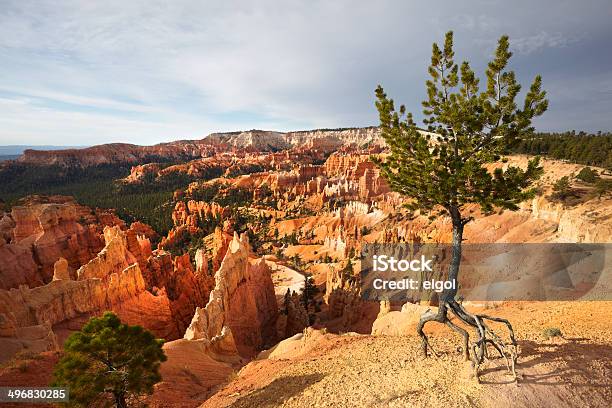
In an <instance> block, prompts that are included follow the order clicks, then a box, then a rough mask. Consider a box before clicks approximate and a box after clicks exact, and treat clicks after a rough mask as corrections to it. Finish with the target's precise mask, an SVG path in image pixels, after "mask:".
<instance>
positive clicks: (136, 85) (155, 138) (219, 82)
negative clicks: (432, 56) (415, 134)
mask: <svg viewBox="0 0 612 408" xmlns="http://www.w3.org/2000/svg"><path fill="white" fill-rule="evenodd" d="M429 4H430V5H428V3H426V2H417V1H384V0H383V1H377V2H371V1H356V0H353V1H344V0H336V1H294V0H285V1H267V0H262V1H257V2H251V1H223V2H219V1H208V2H207V1H174V2H166V1H163V2H158V1H154V0H148V1H139V0H130V1H125V0H122V1H113V0H106V1H81V0H79V1H53V2H51V1H49V2H46V1H25V0H17V1H7V0H0V145H6V144H53V145H91V144H99V143H109V142H119V141H121V142H131V143H138V144H153V143H158V142H162V141H170V140H176V139H187V138H201V137H203V136H205V135H206V134H208V133H210V132H214V131H227V130H240V129H252V128H258V129H271V130H298V129H308V128H318V127H344V126H367V125H373V124H376V121H377V115H376V111H375V109H374V97H373V93H374V89H375V87H376V85H377V84H378V83H380V84H382V85H383V86H384V87H385V90H386V91H387V93H388V94H390V95H391V96H392V97H394V98H395V100H396V101H397V102H401V103H404V104H406V106H407V107H408V108H409V110H411V111H413V112H414V113H415V115H416V117H417V118H418V117H419V115H420V111H421V106H420V101H421V100H422V99H423V98H424V96H425V87H424V81H425V79H426V68H427V64H428V59H429V53H430V50H431V44H432V42H433V41H440V40H441V39H442V38H443V35H444V32H446V31H447V30H449V29H452V30H454V31H455V43H456V51H457V52H456V54H457V57H458V59H460V60H463V59H467V60H469V61H471V62H472V66H473V67H474V68H476V69H477V70H478V71H479V73H480V74H481V75H482V73H483V71H484V68H485V66H486V61H487V59H488V58H489V57H490V55H491V53H492V51H493V49H494V46H495V42H496V40H497V38H498V37H499V36H500V35H502V34H508V35H509V36H510V41H511V46H512V49H513V51H514V52H515V56H514V58H513V60H512V68H513V69H514V70H515V71H516V73H517V76H518V78H519V79H520V80H521V81H522V83H523V84H524V88H526V87H527V86H528V84H527V82H528V81H530V80H531V79H532V78H533V76H534V75H535V74H537V73H541V74H542V75H543V78H544V87H545V89H546V90H547V91H548V92H549V99H550V108H549V111H548V112H547V113H546V114H545V115H544V116H543V117H542V118H541V119H539V120H538V121H537V122H536V126H537V127H538V128H539V129H541V130H566V129H577V130H587V131H596V130H608V131H610V130H612V24H610V23H609V22H610V21H611V20H612V3H611V2H609V1H585V2H581V1H538V2H533V1H512V2H509V1H478V0H474V1H469V2H468V1H438V2H436V3H435V5H436V7H433V6H432V5H431V3H429Z"/></svg>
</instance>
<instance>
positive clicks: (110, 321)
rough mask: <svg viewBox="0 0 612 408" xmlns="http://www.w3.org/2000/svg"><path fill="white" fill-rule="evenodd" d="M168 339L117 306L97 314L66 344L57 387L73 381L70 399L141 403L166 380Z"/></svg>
mask: <svg viewBox="0 0 612 408" xmlns="http://www.w3.org/2000/svg"><path fill="white" fill-rule="evenodd" d="M163 343H164V342H163V340H160V339H156V338H155V336H153V334H151V333H150V332H149V331H147V330H145V329H143V328H142V327H140V326H129V325H127V324H123V323H121V320H119V318H118V317H117V315H115V314H114V313H111V312H106V313H104V315H103V316H102V317H94V318H92V319H91V320H89V322H88V323H87V324H86V325H85V326H83V328H82V329H81V331H78V332H76V333H74V334H72V335H71V336H70V337H69V338H68V340H66V343H65V344H64V351H65V354H64V357H62V359H61V360H60V361H59V363H58V364H57V366H56V367H55V371H54V377H55V380H54V383H53V385H54V386H56V387H68V388H69V390H70V405H73V406H84V407H90V406H113V405H114V406H116V407H118V408H124V407H128V406H139V404H140V400H141V398H142V397H143V396H144V395H146V394H151V393H152V392H153V385H155V384H156V383H158V382H159V381H161V375H160V374H159V367H160V364H161V362H162V361H165V360H166V356H165V354H164V351H163V350H162V345H163Z"/></svg>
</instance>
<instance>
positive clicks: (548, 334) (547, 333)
mask: <svg viewBox="0 0 612 408" xmlns="http://www.w3.org/2000/svg"><path fill="white" fill-rule="evenodd" d="M542 334H543V335H544V338H546V340H548V339H550V338H553V337H562V336H563V334H562V333H561V329H559V328H558V327H547V328H546V329H544V331H543V332H542Z"/></svg>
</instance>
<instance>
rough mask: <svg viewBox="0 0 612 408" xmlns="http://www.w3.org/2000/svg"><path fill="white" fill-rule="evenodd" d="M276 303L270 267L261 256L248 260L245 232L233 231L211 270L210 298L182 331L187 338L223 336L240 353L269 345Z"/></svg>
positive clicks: (272, 336) (274, 322) (272, 333)
mask: <svg viewBox="0 0 612 408" xmlns="http://www.w3.org/2000/svg"><path fill="white" fill-rule="evenodd" d="M277 314H278V306H277V303H276V297H275V295H274V287H273V284H272V279H271V278H270V270H269V268H268V266H267V265H266V263H265V261H264V260H263V259H259V260H250V259H249V243H248V238H247V237H246V235H244V234H243V235H242V236H241V237H238V235H237V234H234V238H233V240H232V241H231V242H230V244H229V247H228V250H227V253H226V255H225V257H224V258H223V262H221V266H220V268H219V270H218V271H217V272H216V273H215V287H214V289H213V291H212V292H211V294H210V300H209V301H208V304H206V306H205V307H203V308H197V309H196V312H195V315H194V316H193V320H192V321H191V325H190V326H189V328H188V329H187V331H186V332H185V338H186V339H189V340H197V339H207V340H209V341H213V340H215V341H222V340H221V339H226V341H227V343H228V345H227V346H226V347H231V343H232V341H231V338H229V336H232V337H233V343H234V344H235V346H234V347H235V348H236V349H237V350H238V351H239V352H240V353H241V354H243V355H252V353H253V352H255V351H256V350H259V349H261V348H263V347H264V346H266V345H269V344H271V342H272V341H274V340H275V338H276V333H275V324H276V318H277Z"/></svg>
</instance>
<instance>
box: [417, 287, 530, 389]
mask: <svg viewBox="0 0 612 408" xmlns="http://www.w3.org/2000/svg"><path fill="white" fill-rule="evenodd" d="M449 311H450V312H452V313H453V315H454V316H456V317H457V318H458V319H459V320H460V321H461V322H463V323H464V324H466V325H467V326H469V327H471V328H472V329H474V330H475V331H476V333H477V340H476V341H475V342H473V343H472V345H471V348H470V335H469V332H468V331H467V330H465V329H464V328H463V327H461V326H459V325H457V324H455V323H453V322H452V321H451V320H450V319H449V318H448V312H449ZM487 320H488V321H494V322H499V323H503V324H505V325H506V327H507V328H508V332H509V337H510V342H509V343H508V342H505V341H504V340H503V339H502V338H501V337H500V336H499V335H497V334H496V333H495V332H494V331H493V329H491V327H489V326H488V325H487V324H486V323H485V321H487ZM429 322H438V323H442V324H445V325H447V326H448V327H450V328H451V329H452V330H453V331H455V332H456V333H458V334H460V335H461V336H462V337H463V353H464V357H465V360H466V361H469V360H471V362H472V367H473V369H474V375H475V377H476V379H477V380H479V378H478V368H479V367H480V365H481V364H482V363H483V362H484V361H485V360H486V359H489V358H490V357H489V350H488V347H487V346H488V345H491V346H493V348H494V349H495V350H497V352H498V353H499V356H500V357H503V358H505V360H506V366H507V368H508V371H509V372H510V373H512V375H513V377H514V380H515V381H517V375H516V360H517V358H518V348H517V343H516V339H515V337H514V330H513V329H512V325H511V324H510V322H509V321H508V320H506V319H502V318H499V317H492V316H488V315H483V314H471V313H469V312H468V311H467V310H465V308H464V307H463V306H462V305H461V304H460V303H458V302H457V301H456V300H454V299H451V300H444V301H441V303H440V306H439V308H438V313H433V312H429V313H425V314H424V315H423V316H421V319H420V321H419V324H418V326H417V333H418V334H419V336H421V339H422V344H421V349H422V351H423V354H424V356H425V357H427V356H428V350H431V352H432V353H433V354H434V355H436V356H437V353H436V352H435V351H434V350H433V349H432V347H431V344H430V343H429V339H428V338H427V336H426V335H425V333H424V332H423V328H424V327H425V324H427V323H429Z"/></svg>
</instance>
